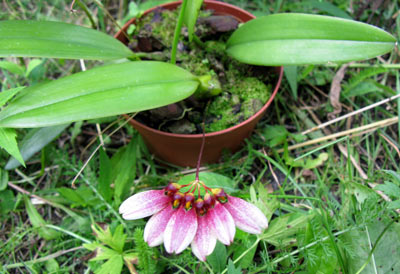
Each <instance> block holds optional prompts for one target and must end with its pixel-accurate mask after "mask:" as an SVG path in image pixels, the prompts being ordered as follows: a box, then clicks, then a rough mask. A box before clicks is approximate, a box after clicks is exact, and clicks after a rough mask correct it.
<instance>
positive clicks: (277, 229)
mask: <svg viewBox="0 0 400 274" xmlns="http://www.w3.org/2000/svg"><path fill="white" fill-rule="evenodd" d="M313 217H314V213H309V214H302V213H297V212H296V213H288V214H285V215H282V216H280V217H277V218H275V219H273V220H272V221H271V223H270V225H269V227H268V229H267V230H266V232H265V233H264V235H263V236H262V237H263V239H265V240H266V241H267V242H269V243H270V244H272V245H274V246H286V245H289V244H292V243H294V242H296V238H295V236H296V234H297V232H298V231H300V230H301V229H304V228H305V227H306V225H307V222H308V221H309V220H310V219H311V218H313Z"/></svg>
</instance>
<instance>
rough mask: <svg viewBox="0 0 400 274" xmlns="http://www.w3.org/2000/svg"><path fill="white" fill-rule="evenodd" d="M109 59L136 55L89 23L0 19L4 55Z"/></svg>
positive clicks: (2, 52)
mask: <svg viewBox="0 0 400 274" xmlns="http://www.w3.org/2000/svg"><path fill="white" fill-rule="evenodd" d="M6 56H21V57H51V58H68V59H90V60H93V59H94V60H107V59H120V58H126V57H130V56H133V52H132V51H131V50H130V49H129V48H127V47H126V46H125V45H124V44H122V43H121V42H120V41H118V40H116V39H114V38H113V37H111V36H109V35H107V34H105V33H102V32H99V31H96V30H93V29H89V28H85V27H81V26H77V25H72V24H66V23H61V22H50V21H29V20H24V21H23V20H21V21H18V20H16V21H0V57H6Z"/></svg>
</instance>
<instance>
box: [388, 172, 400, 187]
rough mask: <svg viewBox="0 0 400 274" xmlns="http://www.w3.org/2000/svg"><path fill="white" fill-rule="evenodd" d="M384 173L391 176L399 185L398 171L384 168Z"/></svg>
mask: <svg viewBox="0 0 400 274" xmlns="http://www.w3.org/2000/svg"><path fill="white" fill-rule="evenodd" d="M384 172H385V173H387V174H389V175H391V176H392V178H393V180H394V183H396V184H397V185H399V186H400V173H398V172H396V171H393V170H384Z"/></svg>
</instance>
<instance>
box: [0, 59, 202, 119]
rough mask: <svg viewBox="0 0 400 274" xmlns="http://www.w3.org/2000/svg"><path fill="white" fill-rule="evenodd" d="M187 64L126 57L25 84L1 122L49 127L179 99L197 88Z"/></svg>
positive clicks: (2, 116)
mask: <svg viewBox="0 0 400 274" xmlns="http://www.w3.org/2000/svg"><path fill="white" fill-rule="evenodd" d="M197 86H198V81H197V79H196V78H195V77H194V76H193V75H192V74H191V73H189V72H187V71H186V70H183V69H181V68H179V67H177V66H175V65H171V64H168V63H162V62H151V61H143V62H127V63H121V64H113V65H109V66H103V67H98V68H95V69H91V70H88V71H84V72H80V73H76V74H74V75H71V76H68V77H65V78H62V79H59V80H56V81H52V82H49V83H46V84H41V85H37V86H32V87H28V88H25V89H24V90H23V91H21V92H20V93H19V95H18V96H17V98H15V99H14V100H13V101H12V102H11V103H10V104H9V105H8V106H7V107H6V108H4V110H3V111H2V112H0V127H46V126H52V125H60V124H66V123H70V122H73V121H78V120H86V119H93V118H100V117H106V116H112V115H119V114H122V113H129V112H135V111H142V110H146V109H151V108H156V107H160V106H164V105H168V104H171V103H174V102H177V101H180V100H182V99H184V98H186V97H188V96H190V95H191V94H192V93H193V92H194V91H195V90H196V88H197Z"/></svg>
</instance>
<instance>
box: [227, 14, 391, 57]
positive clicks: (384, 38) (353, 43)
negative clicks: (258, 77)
mask: <svg viewBox="0 0 400 274" xmlns="http://www.w3.org/2000/svg"><path fill="white" fill-rule="evenodd" d="M395 42H396V39H395V38H394V37H393V36H392V35H390V34H389V33H387V32H385V31H383V30H381V29H379V28H376V27H374V26H371V25H368V24H364V23H360V22H355V21H351V20H346V19H341V18H335V17H329V16H321V15H309V14H295V13H290V14H285V13H282V14H274V15H269V16H264V17H259V18H257V19H254V20H251V21H249V22H247V23H245V24H244V25H243V26H242V27H240V28H238V29H237V30H236V31H235V32H234V33H233V34H232V36H231V37H230V39H229V40H228V43H227V52H228V54H229V55H231V56H232V57H234V58H235V59H237V60H239V61H241V62H244V63H248V64H253V65H302V64H320V63H327V62H347V61H352V60H364V59H368V58H373V57H375V56H378V55H381V54H384V53H386V52H389V51H390V50H392V49H393V47H394V45H395Z"/></svg>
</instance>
